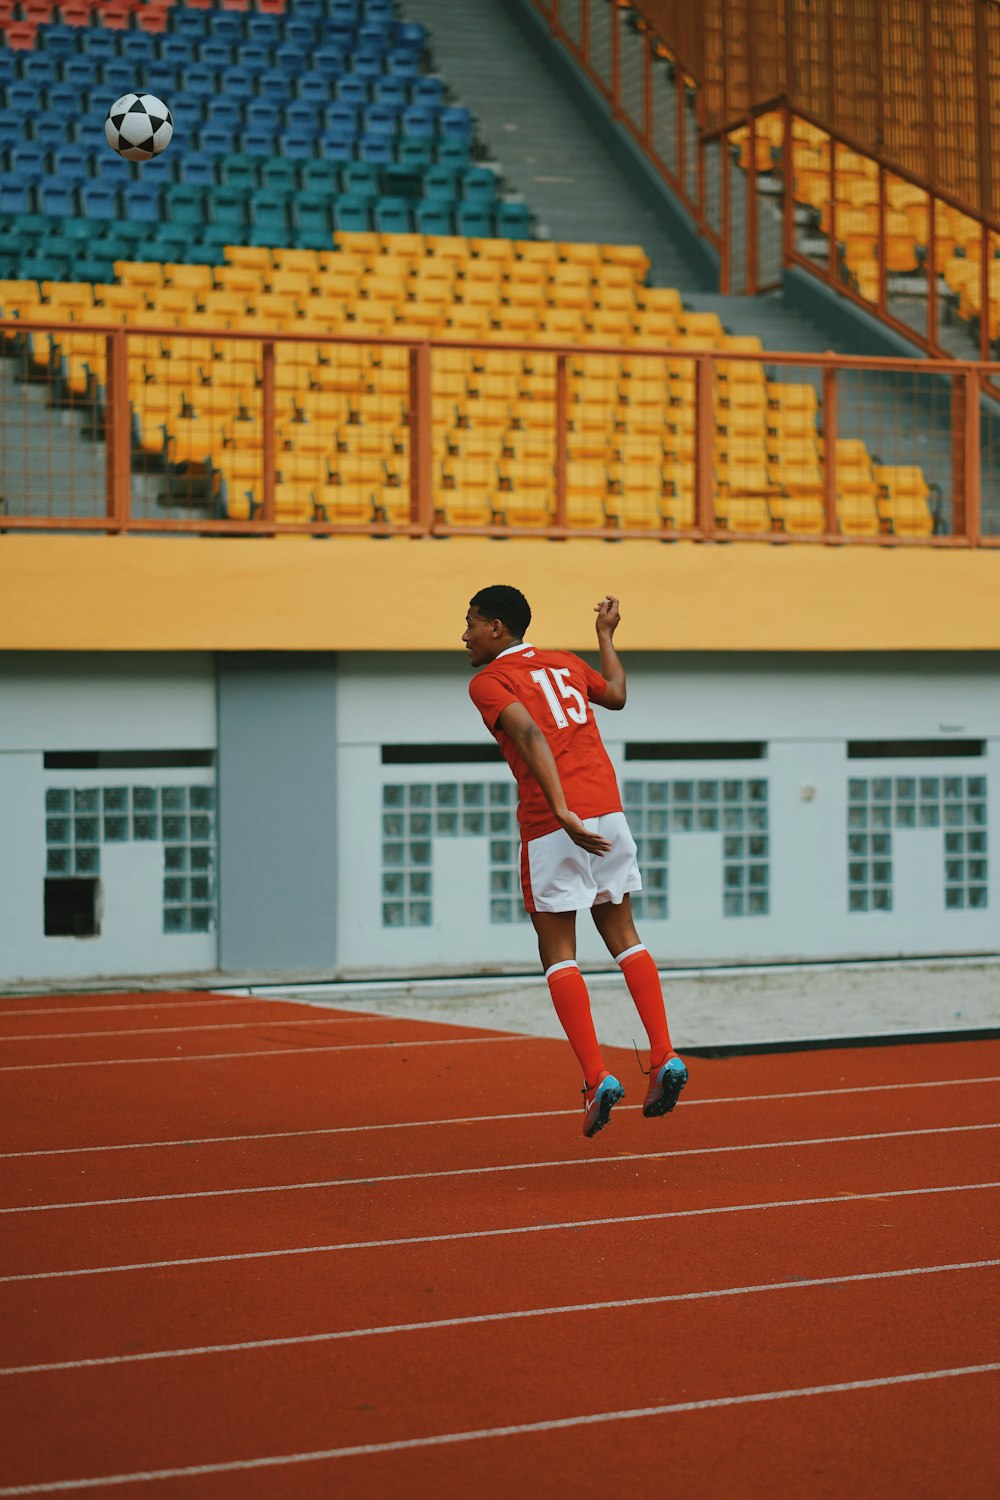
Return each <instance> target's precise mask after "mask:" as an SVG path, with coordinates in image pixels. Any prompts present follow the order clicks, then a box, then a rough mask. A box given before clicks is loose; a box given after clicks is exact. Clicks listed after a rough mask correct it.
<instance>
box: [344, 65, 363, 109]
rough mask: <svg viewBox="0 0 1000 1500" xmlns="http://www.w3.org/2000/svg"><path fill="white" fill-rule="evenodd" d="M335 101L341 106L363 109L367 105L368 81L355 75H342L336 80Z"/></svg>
mask: <svg viewBox="0 0 1000 1500" xmlns="http://www.w3.org/2000/svg"><path fill="white" fill-rule="evenodd" d="M337 99H338V101H339V103H341V104H352V105H354V106H356V107H364V105H366V104H367V103H368V80H367V78H359V77H358V75H357V74H356V73H342V74H341V76H340V77H339V78H338V80H337Z"/></svg>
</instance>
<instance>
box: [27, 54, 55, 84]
mask: <svg viewBox="0 0 1000 1500" xmlns="http://www.w3.org/2000/svg"><path fill="white" fill-rule="evenodd" d="M21 58H22V61H21V77H22V78H23V79H24V80H25V82H26V83H33V84H35V85H36V86H38V85H42V84H46V83H50V82H53V81H54V80H55V77H56V74H57V71H58V66H59V60H58V58H56V57H50V56H49V54H48V53H47V52H23V53H22V54H21Z"/></svg>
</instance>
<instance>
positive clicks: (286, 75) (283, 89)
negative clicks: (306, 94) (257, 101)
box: [257, 59, 301, 103]
mask: <svg viewBox="0 0 1000 1500" xmlns="http://www.w3.org/2000/svg"><path fill="white" fill-rule="evenodd" d="M300 61H301V59H300ZM297 72H298V69H297V68H294V69H292V70H291V71H290V72H286V71H285V69H284V68H268V69H267V71H266V72H265V73H262V74H261V75H260V78H259V80H258V85H257V86H258V88H259V89H260V94H261V103H264V102H265V101H267V102H271V101H274V100H278V99H290V98H291V97H292V91H293V88H294V78H295V74H296V73H297Z"/></svg>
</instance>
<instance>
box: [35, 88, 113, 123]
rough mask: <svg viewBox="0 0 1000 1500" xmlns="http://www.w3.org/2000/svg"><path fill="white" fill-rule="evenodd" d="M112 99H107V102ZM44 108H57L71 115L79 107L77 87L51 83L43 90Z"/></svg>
mask: <svg viewBox="0 0 1000 1500" xmlns="http://www.w3.org/2000/svg"><path fill="white" fill-rule="evenodd" d="M111 102H112V101H111V100H110V99H109V100H108V104H110V103H111ZM43 107H44V108H45V109H50V110H58V111H59V112H60V113H61V114H64V115H68V116H73V115H75V114H77V113H78V112H79V110H80V109H81V107H82V106H81V99H80V91H79V89H75V88H74V87H73V85H72V84H71V83H52V84H50V85H49V87H48V88H47V89H46V91H45V103H44V106H43Z"/></svg>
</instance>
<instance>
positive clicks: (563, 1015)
mask: <svg viewBox="0 0 1000 1500" xmlns="http://www.w3.org/2000/svg"><path fill="white" fill-rule="evenodd" d="M545 978H546V980H547V981H548V986H549V994H550V995H551V996H552V1004H553V1005H554V1006H555V1008H556V1015H557V1016H558V1017H559V1021H560V1024H561V1026H562V1029H563V1031H565V1033H566V1035H567V1037H568V1038H569V1044H570V1046H571V1047H572V1048H573V1051H574V1052H575V1053H576V1055H577V1059H578V1061H579V1063H580V1067H581V1068H582V1069H583V1081H584V1083H585V1084H587V1086H588V1087H589V1088H593V1087H594V1085H595V1084H596V1083H597V1080H598V1078H599V1077H600V1075H601V1074H602V1073H603V1072H604V1063H603V1062H602V1061H601V1049H600V1047H599V1046H598V1042H597V1033H596V1032H595V1030H594V1019H593V1017H592V1016H591V1014H590V996H589V995H588V993H587V986H586V984H585V982H584V978H583V975H582V974H581V973H580V970H579V967H578V966H577V964H576V962H575V961H573V960H570V961H568V962H566V963H561V964H553V965H552V967H551V968H549V969H546V970H545Z"/></svg>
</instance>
